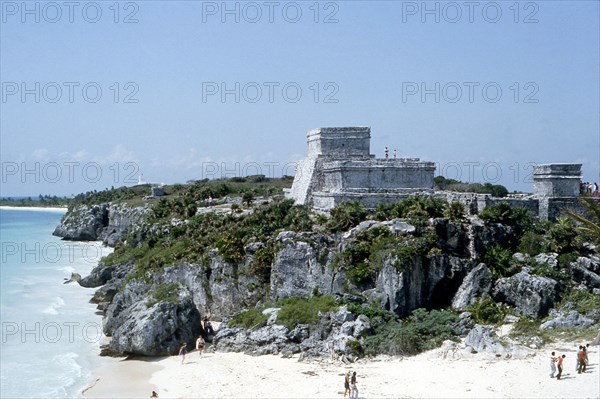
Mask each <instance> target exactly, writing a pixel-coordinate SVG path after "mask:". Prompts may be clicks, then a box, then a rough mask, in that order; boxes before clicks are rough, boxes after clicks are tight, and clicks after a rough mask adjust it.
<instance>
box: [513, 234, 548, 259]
mask: <svg viewBox="0 0 600 399" xmlns="http://www.w3.org/2000/svg"><path fill="white" fill-rule="evenodd" d="M545 250H546V248H545V246H544V236H543V235H542V234H538V233H536V232H535V231H532V230H529V231H526V232H525V233H523V236H522V237H521V242H520V243H519V245H518V247H517V251H519V252H521V253H524V254H527V255H531V256H536V255H538V254H541V253H542V252H544V251H545Z"/></svg>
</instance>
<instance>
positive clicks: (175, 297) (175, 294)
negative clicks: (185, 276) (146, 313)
mask: <svg viewBox="0 0 600 399" xmlns="http://www.w3.org/2000/svg"><path fill="white" fill-rule="evenodd" d="M158 302H171V303H178V302H179V284H177V283H165V284H159V285H158V286H156V288H155V289H154V291H152V299H151V300H149V301H148V302H146V306H147V307H149V308H151V307H152V306H154V305H155V304H157V303H158Z"/></svg>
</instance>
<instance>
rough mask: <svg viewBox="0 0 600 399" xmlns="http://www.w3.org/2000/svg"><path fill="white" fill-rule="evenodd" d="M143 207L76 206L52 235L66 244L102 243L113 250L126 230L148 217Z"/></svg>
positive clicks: (118, 205) (110, 204) (121, 205)
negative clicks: (67, 241)
mask: <svg viewBox="0 0 600 399" xmlns="http://www.w3.org/2000/svg"><path fill="white" fill-rule="evenodd" d="M148 212H149V208H147V207H138V208H134V207H128V206H126V205H123V204H113V203H110V202H109V203H104V204H100V205H78V206H76V207H75V208H73V209H70V210H69V212H67V213H66V214H65V215H64V216H63V218H62V220H61V222H60V224H59V225H58V226H57V227H56V229H54V232H53V233H52V234H53V235H55V236H58V237H62V238H63V239H65V240H70V241H103V242H104V243H105V244H106V245H109V246H111V247H114V246H115V245H116V244H117V243H118V242H120V241H121V240H123V239H124V237H125V236H126V235H127V233H128V232H129V231H130V229H132V228H134V227H138V226H139V225H140V224H141V223H142V220H143V219H144V217H145V216H146V215H147V214H148Z"/></svg>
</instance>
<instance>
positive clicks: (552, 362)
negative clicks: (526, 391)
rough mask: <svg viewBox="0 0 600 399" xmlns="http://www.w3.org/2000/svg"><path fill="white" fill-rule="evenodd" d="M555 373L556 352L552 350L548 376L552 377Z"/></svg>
mask: <svg viewBox="0 0 600 399" xmlns="http://www.w3.org/2000/svg"><path fill="white" fill-rule="evenodd" d="M554 374H556V352H552V355H551V356H550V378H554Z"/></svg>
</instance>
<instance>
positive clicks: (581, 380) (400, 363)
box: [85, 345, 600, 398]
mask: <svg viewBox="0 0 600 399" xmlns="http://www.w3.org/2000/svg"><path fill="white" fill-rule="evenodd" d="M590 349H591V350H590V353H589V360H590V365H589V367H588V372H587V373H584V374H577V373H575V372H574V369H575V346H574V345H570V346H569V348H566V347H564V346H563V347H561V346H557V347H554V348H547V349H544V350H539V351H537V352H536V355H535V356H534V357H530V358H527V359H522V360H493V361H489V360H464V359H462V360H443V359H439V358H437V352H436V351H432V352H428V353H424V354H421V355H419V356H415V357H410V358H405V359H399V358H382V359H378V360H369V361H359V362H357V363H355V364H352V365H345V364H343V363H341V362H331V361H330V362H325V361H312V362H302V363H301V362H298V361H297V358H292V359H284V358H281V357H280V356H256V357H255V356H249V355H243V354H239V353H210V352H209V353H205V354H203V355H202V356H201V357H199V356H198V353H197V352H196V351H193V352H191V353H189V354H188V355H187V357H186V362H185V364H183V365H181V359H180V358H179V357H177V356H172V357H168V358H164V359H162V360H159V361H155V362H152V363H150V364H151V366H152V367H154V366H160V370H158V371H154V373H153V374H152V376H151V378H150V375H149V374H147V375H146V376H145V378H147V379H146V380H145V381H137V382H136V381H135V380H136V376H135V375H133V374H132V373H133V372H135V373H137V374H138V376H137V377H140V376H141V374H144V373H145V372H147V371H148V370H145V369H144V367H143V363H141V365H140V364H139V363H140V362H135V363H130V362H129V361H128V362H121V364H120V365H122V366H124V367H122V368H120V369H118V370H117V369H110V370H107V371H108V374H107V375H105V376H104V377H103V378H102V377H101V380H100V381H98V383H97V384H96V385H95V387H94V390H89V391H88V392H86V394H85V396H86V397H110V396H115V397H146V398H147V397H149V396H150V393H151V391H152V390H156V391H157V392H158V394H159V398H242V397H245V398H300V397H302V398H304V397H310V398H336V397H339V398H342V397H343V395H342V394H343V374H344V373H345V372H346V371H349V370H353V371H356V372H357V377H358V387H359V397H361V398H364V397H369V398H389V397H408V398H516V397H520V398H523V397H527V398H599V397H600V378H599V370H598V364H599V361H600V359H599V353H598V347H597V346H596V347H590ZM552 350H556V351H557V352H559V353H565V354H566V355H567V357H566V359H565V372H564V374H563V379H562V380H560V381H557V380H556V379H551V378H550V377H549V372H550V370H549V368H550V367H549V362H550V361H549V353H550V352H551V351H552ZM154 370H156V368H154ZM116 374H119V376H118V377H114V378H113V377H111V375H116ZM124 381H127V384H126V385H125V386H123V385H121V382H124ZM123 387H126V388H127V389H126V390H124V389H123ZM134 387H137V388H134ZM135 389H141V390H138V391H135ZM144 389H145V390H144Z"/></svg>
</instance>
